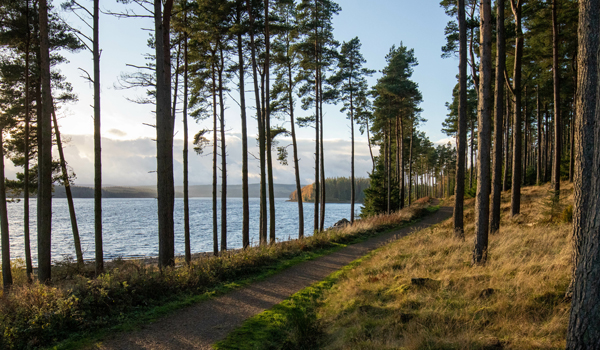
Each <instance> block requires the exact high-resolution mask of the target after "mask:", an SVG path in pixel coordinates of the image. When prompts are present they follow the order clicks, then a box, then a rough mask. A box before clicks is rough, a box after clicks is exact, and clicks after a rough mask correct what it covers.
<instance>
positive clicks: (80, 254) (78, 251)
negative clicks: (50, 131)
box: [52, 110, 83, 267]
mask: <svg viewBox="0 0 600 350" xmlns="http://www.w3.org/2000/svg"><path fill="white" fill-rule="evenodd" d="M52 119H53V121H54V136H55V137H56V147H57V148H58V156H59V160H60V170H61V171H62V178H63V183H64V185H65V193H66V194H67V205H68V206H69V217H70V218H71V229H72V231H73V244H74V246H75V256H76V258H77V265H78V266H79V267H82V266H83V252H82V251H81V240H80V239H79V228H78V227H77V216H76V215H75V205H74V204H73V194H72V193H71V183H70V181H69V173H68V171H67V162H66V161H65V154H64V152H63V147H62V140H61V138H60V130H59V129H58V120H57V119H56V111H54V110H53V111H52Z"/></svg>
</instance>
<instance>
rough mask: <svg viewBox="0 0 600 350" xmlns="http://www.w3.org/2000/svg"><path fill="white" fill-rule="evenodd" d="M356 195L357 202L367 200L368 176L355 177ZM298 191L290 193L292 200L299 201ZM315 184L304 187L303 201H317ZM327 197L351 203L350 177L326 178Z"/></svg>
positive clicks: (330, 201) (329, 201)
mask: <svg viewBox="0 0 600 350" xmlns="http://www.w3.org/2000/svg"><path fill="white" fill-rule="evenodd" d="M354 181H355V182H354V186H355V191H356V192H355V196H356V200H355V202H357V203H363V202H364V200H365V193H364V191H365V189H367V188H369V184H370V181H369V179H367V178H362V177H361V178H356V179H354ZM296 192H297V191H294V192H292V194H290V201H291V202H296V201H298V197H297V193H296ZM314 197H315V190H314V184H311V185H308V186H304V187H302V201H303V202H314V201H315V198H314ZM325 199H326V202H328V203H350V178H348V177H334V178H329V179H326V180H325Z"/></svg>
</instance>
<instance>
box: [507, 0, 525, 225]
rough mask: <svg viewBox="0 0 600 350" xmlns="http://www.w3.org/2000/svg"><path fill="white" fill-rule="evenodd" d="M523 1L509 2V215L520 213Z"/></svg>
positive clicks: (512, 0)
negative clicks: (511, 34) (512, 45)
mask: <svg viewBox="0 0 600 350" xmlns="http://www.w3.org/2000/svg"><path fill="white" fill-rule="evenodd" d="M522 1H523V0H516V3H515V0H511V5H512V11H513V14H514V16H515V30H516V33H517V37H516V38H515V67H514V73H513V92H514V97H515V112H514V113H515V115H514V118H515V122H514V125H513V167H512V188H511V206H510V209H511V215H512V216H515V215H517V214H519V213H520V212H521V161H522V159H521V147H522V145H521V143H522V138H523V136H522V132H521V128H522V122H521V61H522V59H523V30H522V27H521V8H522Z"/></svg>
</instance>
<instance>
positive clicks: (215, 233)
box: [211, 63, 219, 256]
mask: <svg viewBox="0 0 600 350" xmlns="http://www.w3.org/2000/svg"><path fill="white" fill-rule="evenodd" d="M211 70H212V72H211V75H212V98H213V159H212V160H213V161H212V214H213V215H212V219H213V254H214V255H215V256H218V255H219V231H218V219H217V145H218V139H217V135H218V134H217V77H216V72H215V70H216V68H215V64H214V63H213V64H212V67H211Z"/></svg>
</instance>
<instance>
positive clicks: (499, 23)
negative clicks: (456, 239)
mask: <svg viewBox="0 0 600 350" xmlns="http://www.w3.org/2000/svg"><path fill="white" fill-rule="evenodd" d="M496 6H497V11H496V12H497V19H496V94H495V99H494V107H495V108H494V150H493V154H494V175H493V190H492V210H491V215H490V234H495V233H497V232H498V230H500V204H501V200H502V147H503V144H502V141H503V140H502V139H503V133H502V126H503V125H504V121H503V117H504V83H505V82H504V70H505V69H506V43H505V41H504V0H496Z"/></svg>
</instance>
